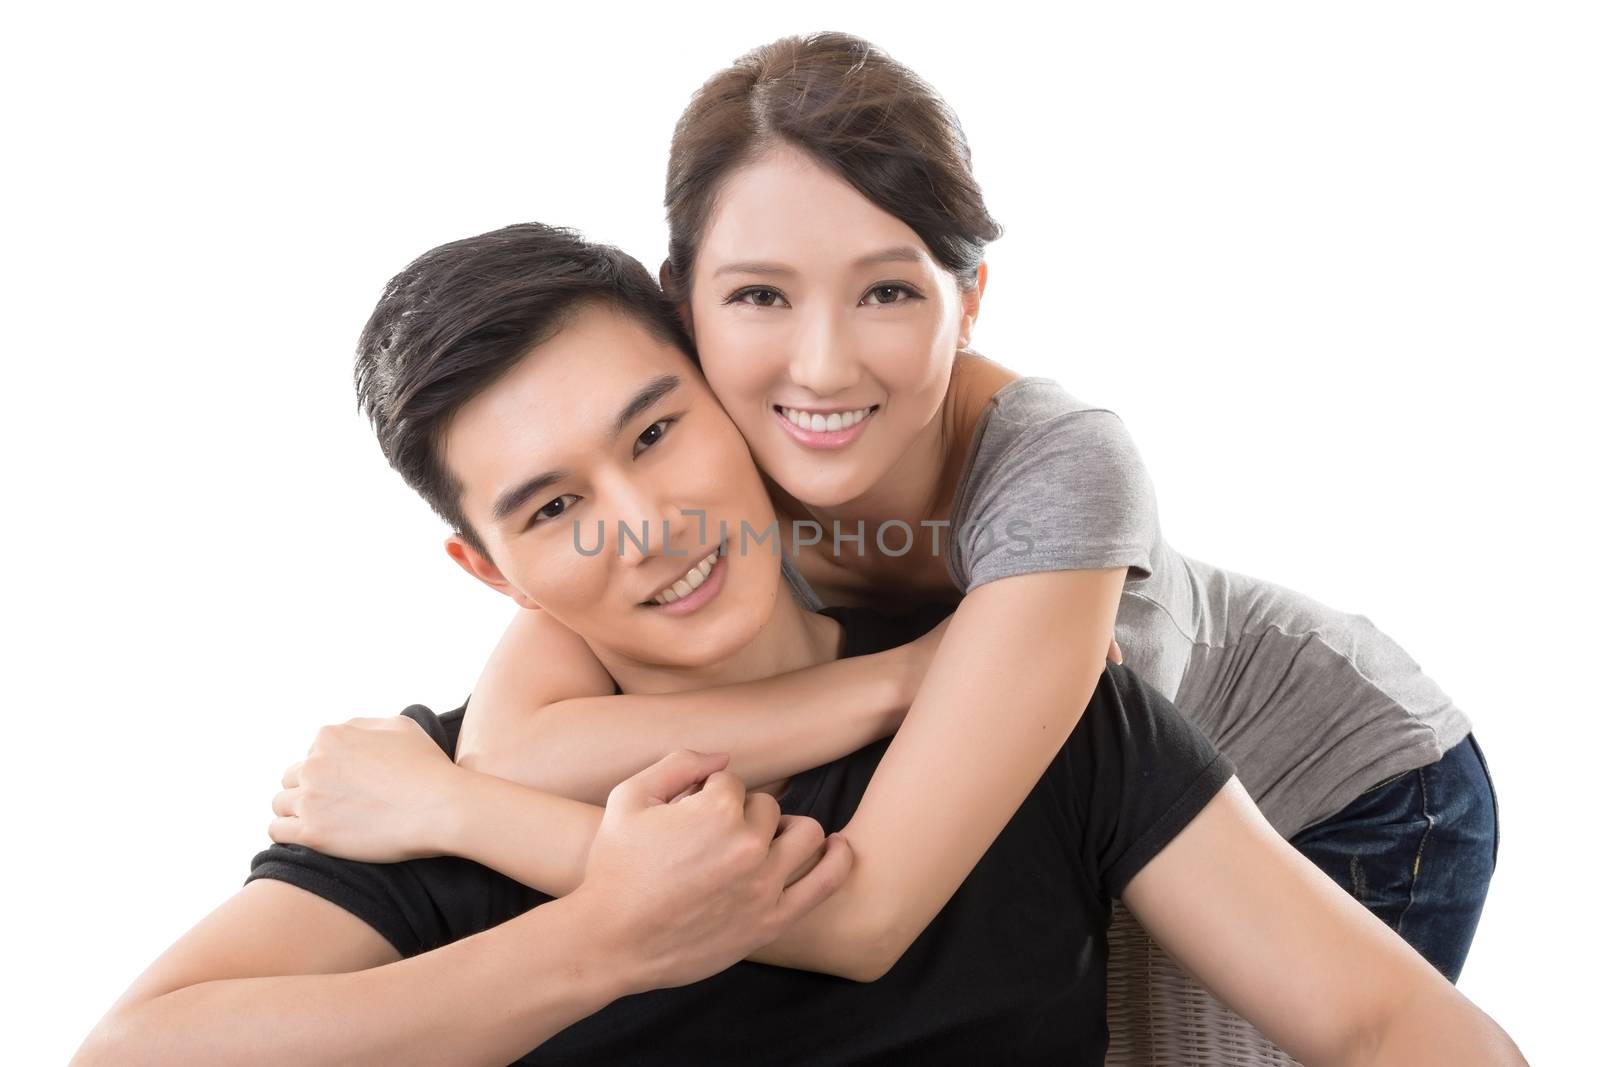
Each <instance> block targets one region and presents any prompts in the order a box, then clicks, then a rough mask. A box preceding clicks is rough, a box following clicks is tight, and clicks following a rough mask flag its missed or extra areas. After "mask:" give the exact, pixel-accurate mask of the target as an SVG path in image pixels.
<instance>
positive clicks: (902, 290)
mask: <svg viewBox="0 0 1600 1067" xmlns="http://www.w3.org/2000/svg"><path fill="white" fill-rule="evenodd" d="M916 298H917V294H916V293H915V292H913V291H912V290H911V287H910V286H906V285H874V286H873V287H872V288H871V289H868V290H867V295H866V296H865V297H864V298H863V301H864V302H865V303H868V304H904V303H905V302H906V301H908V300H915V299H916Z"/></svg>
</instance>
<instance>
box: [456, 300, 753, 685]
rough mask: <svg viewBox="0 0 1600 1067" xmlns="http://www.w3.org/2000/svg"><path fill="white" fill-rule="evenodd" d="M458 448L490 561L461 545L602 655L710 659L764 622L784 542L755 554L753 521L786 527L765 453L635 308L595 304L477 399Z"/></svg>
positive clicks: (477, 565)
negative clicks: (632, 312) (777, 550)
mask: <svg viewBox="0 0 1600 1067" xmlns="http://www.w3.org/2000/svg"><path fill="white" fill-rule="evenodd" d="M443 445H444V461H445V463H446V464H447V466H448V467H449V469H450V470H451V471H452V472H453V473H454V474H455V476H456V477H457V478H458V479H459V480H460V482H461V485H462V487H463V488H462V495H461V506H462V509H463V511H464V512H465V513H466V516H467V519H468V521H469V522H471V523H472V526H473V528H474V529H475V530H477V531H478V533H479V535H480V536H481V537H482V539H483V542H484V545H485V547H486V548H487V549H488V551H489V556H490V557H491V559H492V562H491V561H490V560H489V559H485V558H484V557H483V556H482V555H480V554H479V553H477V552H474V551H473V550H472V549H471V548H470V547H469V546H467V545H465V544H464V543H463V542H461V540H460V539H459V538H455V537H452V538H451V542H450V552H451V555H452V556H455V557H456V558H457V560H458V561H459V562H461V563H462V565H463V566H465V567H466V568H467V569H468V570H469V571H472V572H473V573H474V574H475V575H477V576H478V577H479V578H481V579H483V580H484V581H485V582H487V583H488V584H490V585H491V586H493V587H495V588H497V589H500V590H501V591H502V592H505V593H506V594H507V595H509V596H511V597H512V598H513V599H515V600H516V601H517V602H518V603H519V604H521V605H522V606H524V607H528V608H538V609H540V610H543V611H548V612H549V613H550V614H551V616H552V617H554V618H555V619H556V620H557V621H559V622H561V623H562V624H563V625H565V626H566V627H567V628H568V629H570V630H572V631H573V632H574V633H576V634H578V635H579V636H580V637H582V638H584V640H585V641H587V642H588V643H589V645H590V646H591V647H592V648H594V649H595V651H596V652H597V653H598V654H600V655H601V657H602V659H605V658H608V657H607V653H609V654H610V655H611V656H618V657H626V658H629V659H632V660H634V661H637V662H640V663H647V664H655V665H661V666H683V667H698V666H704V665H709V664H713V663H716V662H718V661H720V660H723V659H726V658H727V657H728V656H730V655H732V654H733V653H735V652H737V651H738V650H739V649H741V648H743V647H744V646H745V645H747V644H749V642H750V641H751V640H752V639H753V638H754V637H755V636H756V634H757V633H758V632H759V631H760V629H761V627H762V626H764V625H765V624H766V622H767V619H768V618H769V616H770V614H771V611H772V607H773V604H774V603H775V601H776V598H777V595H778V593H779V583H780V574H779V561H778V558H777V556H776V555H774V553H773V550H772V547H771V546H772V544H773V543H774V539H773V538H769V539H768V541H767V542H765V543H763V544H761V545H760V546H757V545H756V544H755V542H754V541H753V540H748V539H747V542H746V543H747V551H745V552H741V551H740V542H741V538H740V530H741V526H740V524H741V522H743V523H747V524H748V525H749V527H751V528H752V529H753V530H754V531H755V532H757V533H761V534H765V533H768V532H769V531H775V529H776V525H775V523H776V520H775V517H774V514H773V510H772V504H771V501H770V500H769V498H768V497H767V493H766V490H765V488H764V487H763V485H762V483H761V479H760V476H759V475H758V473H757V471H756V468H755V464H754V462H753V461H752V460H751V458H750V452H749V450H748V449H747V448H746V447H745V443H744V439H743V438H742V437H740V436H739V432H738V430H737V429H736V428H735V427H734V425H733V423H732V421H731V420H729V418H728V416H727V415H726V414H725V413H724V412H723V410H722V408H721V406H719V405H718V404H717V401H716V398H715V397H714V396H713V395H712V394H711V392H710V390H709V389H708V388H707V387H706V384H705V381H704V379H702V378H701V376H700V373H699V372H698V371H697V370H696V369H695V367H694V365H693V364H692V363H691V362H690V361H689V359H688V357H686V356H685V355H684V354H683V353H682V352H680V351H679V350H678V349H677V348H676V347H675V346H673V345H671V344H669V343H667V342H664V341H661V340H658V339H657V338H656V337H654V336H653V335H651V334H650V332H649V331H648V330H646V329H645V328H644V327H643V326H641V325H640V324H639V323H638V322H636V321H635V320H634V319H633V318H631V317H629V316H627V315H624V314H622V313H620V312H617V311H615V310H612V309H611V308H609V307H606V306H603V305H592V306H589V307H586V308H584V309H582V310H580V311H579V312H578V313H577V314H576V315H575V316H574V317H573V319H572V321H571V323H570V324H569V325H568V326H566V327H565V328H564V329H562V330H561V331H560V332H559V333H558V334H556V336H555V337H553V338H551V339H550V340H549V341H546V342H545V343H544V344H541V345H539V346H537V347H536V348H534V349H533V350H532V351H531V352H529V353H528V355H526V356H524V357H523V358H522V360H521V361H520V362H519V363H518V364H517V365H516V366H514V367H513V368H512V369H511V370H510V371H509V372H508V373H507V374H506V375H505V376H504V377H502V378H501V379H500V380H499V381H498V382H496V383H495V384H494V385H492V386H491V387H489V388H488V389H486V390H484V391H483V392H482V393H480V394H479V395H477V396H476V397H474V398H473V399H472V400H471V401H470V402H468V403H467V404H466V405H465V406H463V407H462V408H461V409H460V411H458V412H457V413H456V416H455V418H454V419H452V420H451V422H450V424H449V427H448V429H447V432H446V434H445V437H444V441H443ZM697 510H700V511H704V512H705V516H704V525H703V527H702V523H701V521H700V518H699V516H698V515H696V514H695V512H696V511H697ZM624 526H625V527H626V528H627V530H628V531H629V533H630V534H631V536H624V535H622V534H621V527H624ZM574 527H576V529H574ZM724 531H725V533H726V540H725V541H724V540H723V538H724ZM664 533H665V535H666V536H663V534H664ZM575 536H576V542H575V541H574V537H575ZM641 542H642V543H643V548H642V549H641V547H640V543H641ZM619 547H620V549H621V551H620V553H619ZM597 548H598V551H596V549H597ZM719 548H720V549H721V551H720V555H718V556H716V557H715V559H714V561H711V562H707V557H708V556H710V555H711V554H712V553H716V552H718V550H719ZM697 565H701V567H700V568H699V573H694V574H691V571H696V569H697ZM706 570H709V576H708V577H702V573H704V571H706ZM674 587H675V592H668V591H669V590H674ZM685 591H688V595H687V596H682V595H681V594H682V593H684V592H685ZM674 596H678V597H679V599H678V600H677V602H675V603H662V602H661V601H663V600H670V599H672V598H673V597H674Z"/></svg>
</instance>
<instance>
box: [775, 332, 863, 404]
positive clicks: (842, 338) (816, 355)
mask: <svg viewBox="0 0 1600 1067" xmlns="http://www.w3.org/2000/svg"><path fill="white" fill-rule="evenodd" d="M793 345H794V347H793V349H792V351H791V352H790V353H789V377H790V379H791V380H792V381H793V382H794V383H795V384H796V385H798V386H800V387H801V388H803V389H806V390H808V391H809V392H811V393H813V394H815V395H816V397H817V398H818V399H819V400H823V399H826V398H828V397H831V396H836V395H837V394H839V393H842V392H844V391H845V390H847V389H849V388H850V387H851V386H853V385H855V384H856V381H857V379H858V378H859V377H860V366H859V364H858V363H857V361H856V359H855V357H854V355H853V353H852V352H851V349H850V347H849V344H848V338H847V337H846V335H845V331H844V330H843V329H842V328H841V327H840V325H839V323H838V322H837V321H836V320H835V317H834V316H833V315H832V314H831V313H818V314H815V315H811V316H808V317H807V319H806V321H805V322H804V323H803V325H801V327H800V329H798V330H796V331H795V334H794V336H793Z"/></svg>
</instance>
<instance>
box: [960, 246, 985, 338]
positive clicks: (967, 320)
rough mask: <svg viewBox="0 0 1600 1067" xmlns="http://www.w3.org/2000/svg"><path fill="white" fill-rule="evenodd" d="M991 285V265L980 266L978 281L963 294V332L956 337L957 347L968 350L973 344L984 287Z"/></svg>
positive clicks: (981, 264) (982, 264) (983, 263)
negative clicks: (973, 331)
mask: <svg viewBox="0 0 1600 1067" xmlns="http://www.w3.org/2000/svg"><path fill="white" fill-rule="evenodd" d="M987 284H989V263H988V261H987V260H985V261H984V262H982V263H979V264H978V280H977V284H975V285H974V286H973V287H972V288H971V289H969V290H967V291H966V292H964V293H962V294H961V332H960V333H959V334H957V336H956V347H957V348H958V349H960V348H966V347H967V346H968V345H970V344H971V343H972V327H973V326H974V325H975V324H976V323H977V321H978V305H979V304H981V303H982V302H983V287H984V286H985V285H987Z"/></svg>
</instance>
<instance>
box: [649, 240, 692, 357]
mask: <svg viewBox="0 0 1600 1067" xmlns="http://www.w3.org/2000/svg"><path fill="white" fill-rule="evenodd" d="M656 277H657V278H658V279H659V280H660V282H661V291H662V292H663V293H666V294H667V297H668V299H671V298H672V294H673V288H672V264H671V263H669V262H668V261H667V260H665V259H663V260H662V261H661V269H660V270H659V271H657V272H656ZM672 306H673V307H674V308H676V309H677V312H678V321H679V322H681V323H683V329H684V332H685V333H687V334H688V335H689V340H691V341H693V340H694V312H692V311H690V310H689V301H688V300H687V299H684V300H680V301H674V303H673V305H672Z"/></svg>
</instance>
